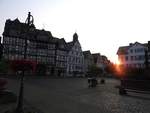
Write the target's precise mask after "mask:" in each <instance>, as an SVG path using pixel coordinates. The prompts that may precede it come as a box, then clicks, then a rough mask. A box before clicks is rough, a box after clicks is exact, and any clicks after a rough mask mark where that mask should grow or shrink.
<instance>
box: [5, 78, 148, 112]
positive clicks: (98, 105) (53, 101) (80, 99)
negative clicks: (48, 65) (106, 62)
mask: <svg viewBox="0 0 150 113" xmlns="http://www.w3.org/2000/svg"><path fill="white" fill-rule="evenodd" d="M118 84H119V81H117V80H115V79H106V84H98V86H97V87H96V88H88V84H87V79H86V78H64V79H50V78H42V77H41V78H37V79H34V78H27V79H26V80H25V94H24V98H25V103H28V104H29V105H31V106H33V107H34V108H36V109H39V110H40V111H42V112H43V113H150V95H148V94H139V93H133V92H132V93H131V92H129V93H128V95H126V96H120V95H119V93H118V89H117V88H115V86H116V85H118ZM18 85H19V81H18V80H16V79H11V80H9V85H8V88H9V90H11V91H13V92H15V93H17V92H18V88H19V86H18Z"/></svg>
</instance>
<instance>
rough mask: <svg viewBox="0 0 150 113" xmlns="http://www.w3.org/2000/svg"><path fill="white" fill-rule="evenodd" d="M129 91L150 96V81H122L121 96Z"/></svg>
mask: <svg viewBox="0 0 150 113" xmlns="http://www.w3.org/2000/svg"><path fill="white" fill-rule="evenodd" d="M127 91H132V92H136V93H148V94H150V80H131V79H122V80H121V85H120V87H119V94H121V95H124V94H127Z"/></svg>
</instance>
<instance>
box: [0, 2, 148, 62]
mask: <svg viewBox="0 0 150 113" xmlns="http://www.w3.org/2000/svg"><path fill="white" fill-rule="evenodd" d="M149 6H150V1H148V0H147V1H145V2H143V1H137V0H125V1H120V0H102V1H101V0H94V1H91V0H42V1H41V0H25V1H22V0H21V1H20V0H0V14H1V15H2V18H1V25H0V34H1V35H2V33H3V30H4V24H5V21H6V19H9V18H11V19H15V18H16V17H18V19H19V20H21V21H22V22H24V21H25V18H26V15H27V13H28V12H29V11H31V13H32V15H33V16H34V21H35V26H36V27H37V28H38V29H45V30H48V31H51V32H52V34H53V36H55V37H58V38H65V40H66V41H71V40H72V35H73V33H74V32H75V31H76V32H77V33H78V35H79V41H80V42H81V45H82V49H83V50H91V52H92V53H93V52H96V53H98V52H99V53H101V54H102V55H106V56H107V57H108V58H109V59H110V60H111V61H113V62H115V59H116V58H117V55H116V52H117V49H118V47H119V46H122V45H127V44H129V43H130V42H135V41H139V42H141V43H142V42H147V41H148V40H149V37H150V33H149V31H150V27H149V26H150V21H149V20H150V15H148V14H149V11H150V7H149ZM1 35H0V36H1Z"/></svg>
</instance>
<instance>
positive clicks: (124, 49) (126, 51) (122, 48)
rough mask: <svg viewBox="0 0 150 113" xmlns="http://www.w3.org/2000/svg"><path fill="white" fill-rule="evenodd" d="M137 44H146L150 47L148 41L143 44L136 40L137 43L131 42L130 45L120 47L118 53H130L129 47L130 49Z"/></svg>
mask: <svg viewBox="0 0 150 113" xmlns="http://www.w3.org/2000/svg"><path fill="white" fill-rule="evenodd" d="M136 44H140V45H142V46H145V47H148V43H144V44H141V43H139V42H135V43H133V44H132V43H130V44H129V46H121V47H119V49H118V51H117V54H118V55H121V54H127V53H128V49H130V48H131V47H133V46H134V45H136Z"/></svg>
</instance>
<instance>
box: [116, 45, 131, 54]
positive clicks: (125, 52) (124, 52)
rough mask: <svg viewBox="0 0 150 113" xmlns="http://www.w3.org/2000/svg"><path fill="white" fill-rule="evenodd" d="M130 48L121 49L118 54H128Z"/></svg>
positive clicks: (123, 47)
mask: <svg viewBox="0 0 150 113" xmlns="http://www.w3.org/2000/svg"><path fill="white" fill-rule="evenodd" d="M128 48H129V46H122V47H119V49H118V51H117V54H118V55H120V54H127V51H128Z"/></svg>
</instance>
